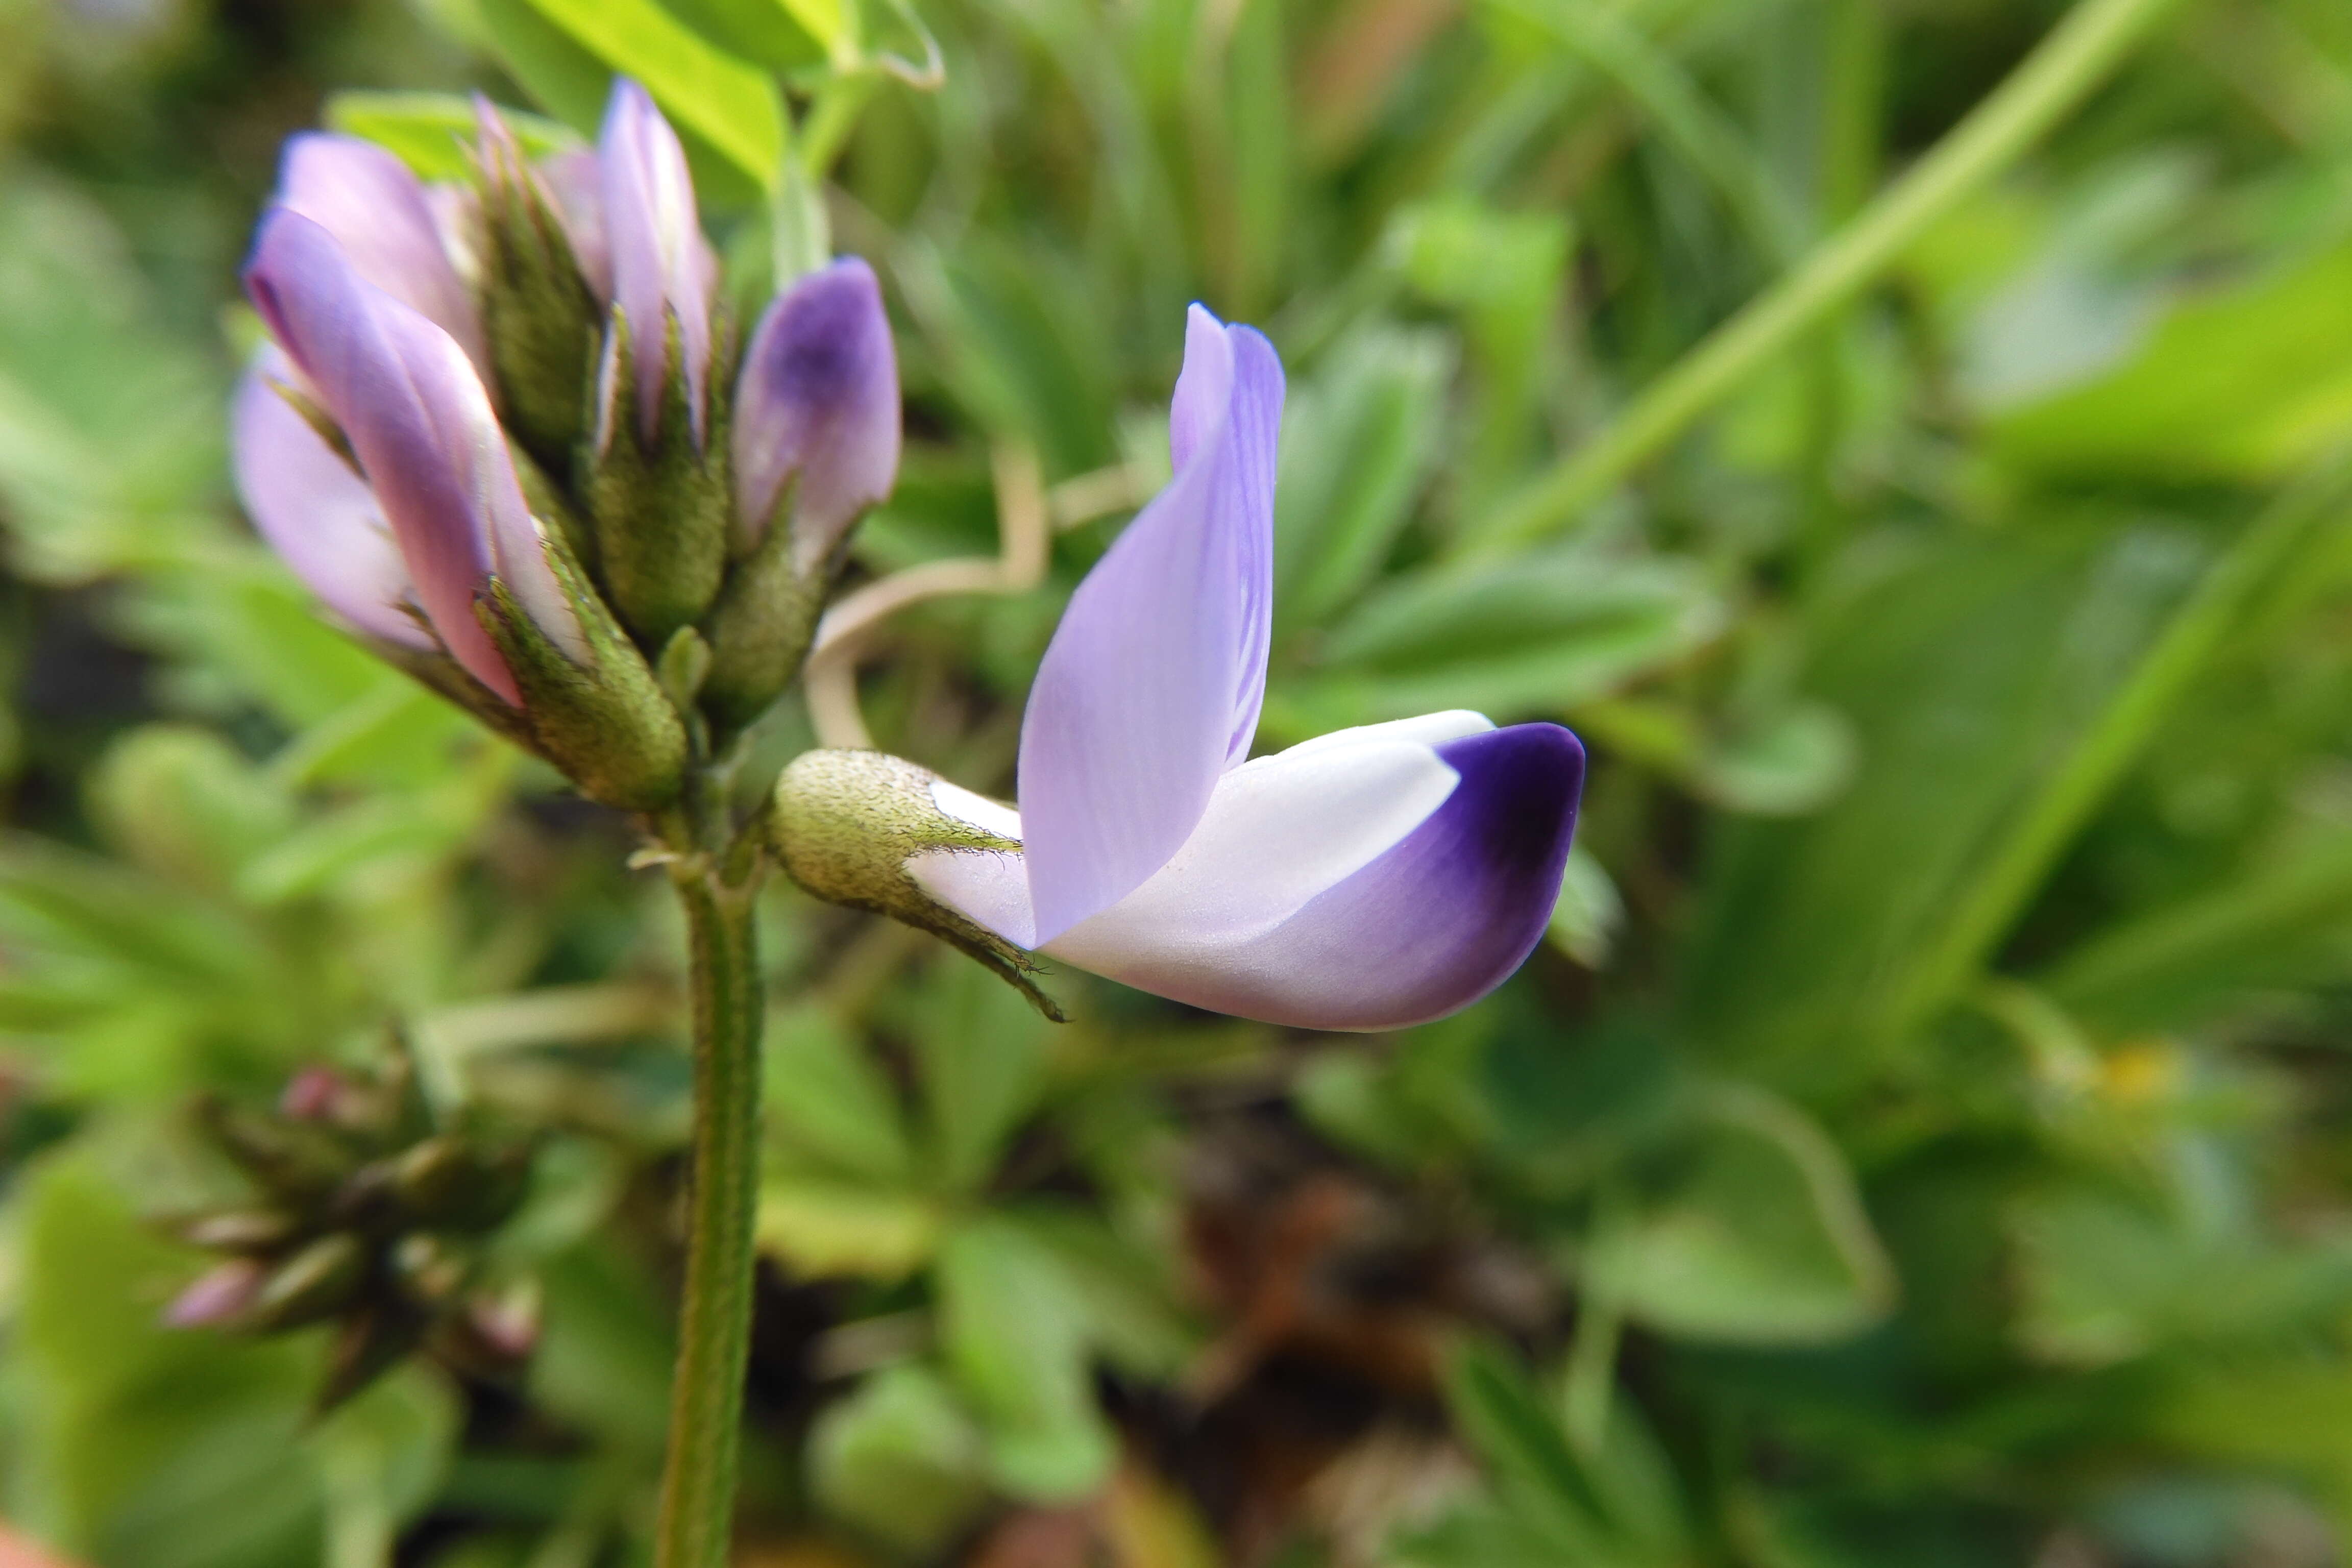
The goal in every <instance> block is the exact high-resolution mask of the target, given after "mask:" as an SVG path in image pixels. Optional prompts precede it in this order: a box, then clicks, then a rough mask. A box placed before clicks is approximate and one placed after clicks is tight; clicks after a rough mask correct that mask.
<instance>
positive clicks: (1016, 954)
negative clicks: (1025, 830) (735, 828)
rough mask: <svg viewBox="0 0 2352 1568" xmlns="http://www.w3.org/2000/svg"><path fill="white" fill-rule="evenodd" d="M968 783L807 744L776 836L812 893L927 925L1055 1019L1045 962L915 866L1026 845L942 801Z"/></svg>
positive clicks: (781, 853) (785, 794)
mask: <svg viewBox="0 0 2352 1568" xmlns="http://www.w3.org/2000/svg"><path fill="white" fill-rule="evenodd" d="M940 791H953V792H954V793H955V794H956V795H963V793H964V792H962V791H961V790H957V789H956V786H955V785H953V784H948V783H946V782H945V781H944V780H942V779H940V776H939V775H938V774H936V773H932V772H931V771H930V770H929V769H928V768H924V767H919V766H918V765H917V764H915V763H910V762H908V761H906V760H905V759H903V758H899V757H894V756H891V755H889V754H887V752H846V751H818V752H803V753H802V754H801V755H800V756H799V757H797V758H796V759H794V760H793V763H792V765H791V766H789V767H787V768H786V769H785V770H784V772H783V774H782V777H780V778H779V779H777V781H776V793H775V801H774V809H773V810H772V812H771V813H770V815H769V819H768V831H769V838H770V843H771V844H772V847H774V849H775V851H776V856H777V858H778V859H779V860H781V861H782V863H783V868H784V870H785V872H786V873H787V874H788V875H789V876H790V877H791V878H792V879H793V881H795V882H797V883H799V884H800V885H801V887H802V888H803V889H806V890H807V891H809V892H810V893H813V894H814V895H815V896H816V897H818V898H820V899H824V900H828V901H829V902H832V903H836V904H845V905H847V906H849V907H850V908H852V909H859V910H873V911H874V912H875V913H877V914H884V915H888V916H889V917H890V918H891V919H892V920H895V921H902V922H904V923H905V924H908V925H911V926H914V927H916V928H918V929H919V930H922V931H929V932H931V933H932V934H933V935H935V936H938V937H940V938H941V939H943V940H944V941H946V942H950V943H952V944H953V945H954V946H956V947H958V948H961V950H962V951H963V952H967V953H969V954H971V956H972V957H973V958H975V959H978V960H979V961H980V962H981V963H984V964H986V965H987V966H988V967H989V968H990V969H992V970H994V971H995V972H996V973H998V974H999V975H1001V976H1002V977H1003V979H1004V980H1005V981H1006V982H1007V983H1008V984H1012V985H1013V986H1014V987H1016V988H1017V989H1018V990H1019V991H1020V992H1021V993H1022V994H1024V995H1025V996H1027V997H1028V998H1029V1000H1030V1001H1031V1002H1032V1003H1034V1005H1036V1007H1037V1010H1038V1011H1039V1012H1041V1013H1043V1014H1045V1016H1047V1017H1049V1018H1052V1019H1054V1020H1055V1022H1057V1023H1058V1022H1061V1021H1063V1014H1062V1010H1061V1008H1060V1007H1059V1006H1058V1005H1056V1004H1055V1001H1054V999H1053V998H1052V997H1050V996H1048V995H1046V994H1045V992H1043V991H1041V990H1039V989H1038V987H1037V984H1036V982H1035V981H1034V980H1032V979H1031V978H1030V976H1031V975H1032V974H1034V973H1036V970H1037V965H1036V963H1034V961H1033V960H1032V959H1031V958H1030V957H1029V955H1028V954H1027V953H1025V952H1022V951H1021V950H1020V949H1019V948H1017V947H1015V946H1013V944H1012V943H1011V942H1006V941H1005V940H1004V939H1003V938H1002V937H1000V936H998V935H997V934H996V933H995V932H993V931H989V930H987V929H986V928H985V927H983V926H982V925H980V924H978V923H977V922H975V921H971V920H970V919H968V918H966V917H965V916H963V915H961V914H959V913H958V912H956V911H955V910H950V909H949V908H948V907H947V906H946V905H944V904H941V903H940V902H938V901H937V900H934V899H933V898H932V897H931V896H930V895H929V893H926V892H925V891H924V890H923V889H922V888H921V887H920V886H919V884H917V882H916V881H915V879H913V878H912V877H911V876H909V875H908V872H907V861H908V858H909V857H911V856H915V855H919V854H924V853H927V852H932V851H940V852H946V853H950V854H970V855H1004V854H1009V853H1017V852H1018V851H1019V850H1020V848H1021V846H1020V843H1019V842H1018V841H1017V840H1014V839H1010V838H1003V837H997V836H996V835H993V834H992V833H990V832H988V831H987V830H986V829H984V828H982V827H979V826H975V825H974V824H973V823H972V822H971V821H969V820H966V819H965V818H964V817H961V816H952V815H950V813H948V812H946V811H944V810H942V809H940V800H939V792H940Z"/></svg>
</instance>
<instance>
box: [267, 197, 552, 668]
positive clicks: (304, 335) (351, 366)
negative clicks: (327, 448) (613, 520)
mask: <svg viewBox="0 0 2352 1568" xmlns="http://www.w3.org/2000/svg"><path fill="white" fill-rule="evenodd" d="M246 286H247V290H248V291H249V292H250V293H251V295H252V297H253V301H254V304H255V306H256V308H257V309H258V310H260V311H261V314H262V319H263V320H264V321H267V322H268V324H269V328H270V331H272V333H273V334H274V335H275V336H276V337H277V339H278V342H279V343H280V344H281V345H282V346H283V347H284V348H285V350H286V352H287V353H288V355H289V357H290V358H291V359H292V360H293V362H294V364H295V365H296V367H297V368H298V369H299V370H300V372H301V373H302V374H303V375H304V376H305V377H306V378H307V379H308V380H309V382H310V385H311V386H312V387H314V388H315V389H316V390H317V392H318V394H319V400H320V403H321V404H323V405H325V407H326V410H327V412H328V413H329V414H331V416H333V417H334V420H335V422H336V424H337V425H339V426H341V429H342V431H343V433H344V435H345V436H346V437H348V438H349V439H350V442H351V446H352V452H353V454H354V456H355V457H356V458H357V459H358V462H359V467H360V470H361V473H362V477H364V478H365V479H366V480H367V482H368V485H369V488H370V489H372V490H373V493H374V496H375V500H376V501H377V503H378V504H379V505H380V506H381V507H382V509H383V515H384V517H385V519H386V521H389V522H390V523H391V525H392V531H393V536H394V539H395V540H396V541H397V542H398V544H399V546H400V553H401V557H402V560H403V561H404V563H405V564H406V566H407V568H408V572H409V575H410V577H411V579H412V581H413V583H414V584H415V595H416V600H417V603H418V605H420V606H421V608H422V609H423V610H424V613H425V618H426V620H428V621H429V622H430V623H431V625H432V627H433V630H434V633H435V634H436V636H437V637H439V638H440V640H441V643H442V646H443V647H446V648H447V649H448V651H449V654H450V657H451V658H455V659H456V660H457V663H458V664H460V665H461V666H463V667H464V668H465V669H466V670H467V673H468V674H470V675H472V676H473V677H474V679H477V680H478V681H480V682H481V683H482V684H483V685H484V686H485V687H488V689H490V690H491V691H493V692H495V693H497V694H498V695H499V697H500V698H502V699H504V700H506V701H507V702H509V704H514V705H520V702H521V700H522V693H521V690H520V687H518V685H517V684H516V681H515V679H514V677H513V676H512V675H511V674H510V673H509V671H508V669H507V667H506V664H505V661H504V660H503V659H501V658H500V657H499V651H498V648H497V647H496V646H495V644H494V643H493V642H492V640H491V638H490V637H488V634H487V633H486V632H485V631H484V630H483V628H482V626H481V625H480V623H479V622H478V620H477V619H476V617H475V614H474V600H475V596H476V595H477V594H478V593H479V592H480V591H481V590H482V589H483V588H484V587H485V586H486V585H488V583H489V582H490V580H491V579H492V578H493V577H494V576H495V577H496V578H497V579H498V580H499V581H500V582H501V583H503V584H505V587H506V589H507V592H508V593H509V595H510V596H511V597H512V598H513V599H514V600H515V602H516V603H518V604H519V605H522V606H523V607H524V609H525V612H526V613H527V614H528V615H529V616H530V618H531V621H532V622H533V624H534V626H536V627H537V628H538V629H539V631H540V632H541V635H542V636H544V637H546V638H548V639H549V640H551V642H553V643H554V644H555V645H556V646H558V647H561V648H562V649H563V650H564V652H565V653H566V654H567V655H568V656H571V657H574V658H578V657H584V655H585V653H586V643H585V639H584V637H583V634H582V631H581V627H580V617H579V615H578V613H577V612H576V611H575V609H574V608H573V606H572V604H571V603H570V602H568V600H567V598H566V596H565V595H564V594H563V592H562V590H561V589H560V588H559V587H558V586H557V584H556V581H555V577H554V574H553V573H552V571H551V569H550V567H549V566H548V564H547V562H546V559H545V555H544V552H543V549H542V547H541V540H540V535H539V530H538V526H537V524H536V523H535V522H534V521H532V518H531V515H530V509H529V508H528V507H527V506H526V505H525V504H524V501H523V496H522V489H521V487H520V483H519V482H518V480H517V479H516V477H515V469H514V464H513V461H512V459H511V458H509V456H508V453H507V447H506V438H505V435H504V432H503V431H502V430H501V429H500V428H499V422H498V417H497V416H496V415H495V414H494V413H492V412H491V409H490V401H489V397H488V394H487V393H486V392H485V391H484V390H483V387H482V383H481V379H480V377H478V375H476V374H475V373H474V369H473V366H472V365H471V364H470V363H468V362H467V359H466V356H465V355H464V354H463V353H461V352H460V351H459V350H458V348H457V342H456V341H455V340H454V339H452V338H451V337H450V336H449V334H448V333H447V332H446V331H442V330H441V329H440V328H438V327H436V326H435V325H434V324H433V323H432V322H431V321H427V320H425V318H424V317H423V316H421V315H419V314H418V313H417V312H416V311H415V310H412V309H410V308H409V307H407V306H405V305H404V304H402V303H401V302H400V301H398V300H394V299H393V298H392V297H391V296H390V295H388V294H386V293H384V292H383V290H381V289H376V288H374V287H373V286H372V285H370V284H369V283H367V282H366V281H365V280H363V279H362V278H361V277H360V275H359V273H358V272H357V270H356V269H355V268H353V267H352V264H351V262H350V260H349V259H348V258H346V257H345V256H344V255H343V252H342V250H341V247H339V246H337V245H336V243H335V242H334V240H333V239H332V237H330V236H329V235H328V233H327V231H326V230H324V229H322V228H320V226H318V225H316V224H314V223H312V222H310V220H309V219H307V218H305V217H303V216H300V215H299V214H297V213H293V212H278V213H275V214H273V215H271V216H269V217H268V218H267V219H265V220H264V221H263V224H262V227H261V233H260V236H259V237H258V239H257V241H256V243H255V246H254V253H253V259H252V260H251V262H250V263H248V264H247V268H246Z"/></svg>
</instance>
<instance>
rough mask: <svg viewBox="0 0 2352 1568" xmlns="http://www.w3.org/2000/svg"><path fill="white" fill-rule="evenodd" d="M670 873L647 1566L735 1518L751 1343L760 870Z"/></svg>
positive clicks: (717, 1559) (692, 1564)
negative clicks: (652, 1510)
mask: <svg viewBox="0 0 2352 1568" xmlns="http://www.w3.org/2000/svg"><path fill="white" fill-rule="evenodd" d="M670 879H671V881H672V882H673V883H674V884H675V885H676V887H677V894H678V900H679V902H680V903H681V904H682V905H683V906H684V908H685V910H686V920H687V931H688V942H689V949H690V956H691V979H690V984H691V986H692V990H693V998H694V1131H693V1142H692V1145H691V1147H692V1151H693V1152H692V1164H691V1168H690V1169H689V1171H688V1177H687V1194H686V1202H687V1223H686V1283H685V1287H684V1289H683V1290H682V1291H681V1293H680V1296H679V1301H678V1321H677V1363H676V1365H675V1367H674V1368H673V1369H672V1371H671V1373H670V1411H669V1446H668V1452H667V1456H666V1457H665V1458H664V1460H663V1465H662V1482H661V1506H660V1512H659V1514H658V1515H657V1517H656V1522H655V1536H654V1540H655V1548H654V1563H655V1564H656V1568H720V1565H721V1564H723V1563H725V1562H726V1561H727V1542H728V1536H729V1533H730V1523H731V1521H732V1519H733V1516H734V1502H735V1473H736V1467H737V1457H738V1453H739V1451H740V1447H741V1433H742V1424H743V1375H744V1368H745V1365H746V1363H747V1362H748V1360H749V1358H750V1354H751V1289H752V1279H753V1265H754V1257H753V1252H752V1221H753V1218H754V1216H755V1212H756V1210H757V1208H758V1205H759V1177H760V1024H761V991H760V966H759V954H758V948H757V942H756V940H755V930H754V921H753V900H754V897H755V894H756V891H757V882H758V878H757V876H756V874H754V875H748V876H743V877H741V878H740V879H734V880H730V878H729V877H728V875H727V868H725V867H724V866H722V865H721V864H720V863H719V862H718V861H716V860H715V859H714V858H712V857H711V856H710V855H709V853H708V852H707V851H702V850H697V851H695V852H692V853H688V854H687V855H684V856H682V857H681V858H678V859H677V860H675V861H673V862H672V863H671V866H670Z"/></svg>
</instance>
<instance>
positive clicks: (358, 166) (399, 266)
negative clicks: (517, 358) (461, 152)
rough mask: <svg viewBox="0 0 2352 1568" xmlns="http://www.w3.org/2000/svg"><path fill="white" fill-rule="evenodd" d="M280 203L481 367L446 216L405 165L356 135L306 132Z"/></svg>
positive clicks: (285, 165)
mask: <svg viewBox="0 0 2352 1568" xmlns="http://www.w3.org/2000/svg"><path fill="white" fill-rule="evenodd" d="M276 205H278V206H279V207H282V208H284V209H285V210H287V211H289V212H298V213H300V214H301V215H302V216H304V217H307V218H309V219H310V221H311V222H312V223H315V224H317V225H318V226H320V228H323V229H325V230H326V231H327V232H328V233H329V234H331V235H332V236H334V237H335V243H336V244H338V245H340V246H341V247H342V250H343V254H344V255H345V256H346V257H348V258H350V259H351V264H352V268H353V270H355V271H356V272H358V273H359V275H360V276H361V277H362V278H364V279H367V280H368V281H369V282H370V283H373V284H374V285H375V286H376V287H377V288H379V289H383V291H384V292H385V293H387V294H389V295H391V296H392V297H393V298H394V299H395V300H399V301H400V302H401V303H403V304H404V305H406V306H408V307H409V308H410V309H412V310H415V311H416V312H417V313H418V314H420V315H422V316H423V317H424V318H425V320H426V321H431V322H432V323H433V324H434V325H435V326H436V327H439V328H440V329H441V330H442V331H445V332H447V333H448V334H449V335H450V336H451V337H453V338H455V339H457V344H458V346H459V347H460V348H463V349H464V350H465V351H466V353H467V357H468V358H470V359H471V360H473V362H474V363H476V364H478V365H480V364H486V363H488V361H487V360H486V359H485V358H484V349H483V341H482V323H481V318H480V316H479V314H478V312H477V311H476V310H475V309H474V300H473V296H472V294H471V293H469V292H468V291H467V288H466V284H465V280H464V279H462V278H460V277H459V276H458V274H457V266H456V264H455V263H454V262H453V261H452V259H451V258H450V251H449V245H448V236H447V234H446V232H445V230H444V227H443V221H442V216H441V215H440V214H438V213H436V211H435V205H434V201H433V198H432V197H431V196H430V195H428V194H427V192H426V191H425V186H424V184H422V183H421V182H420V181H419V180H418V179H417V178H416V176H415V174H411V173H410V172H409V169H408V165H407V164H405V163H402V162H401V161H400V160H399V159H398V158H396V157H394V156H393V154H392V153H388V152H386V151H384V149H383V148H382V147H379V146H377V145H376V144H375V143H374V142H362V141H361V140H360V139H359V138H358V137H356V136H339V135H335V134H332V133H331V132H307V133H305V134H303V135H300V136H297V137H294V138H293V139H292V140H290V141H289V142H287V143H286V153H285V157H284V159H283V160H282V161H281V163H279V165H278V195H277V200H276Z"/></svg>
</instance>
